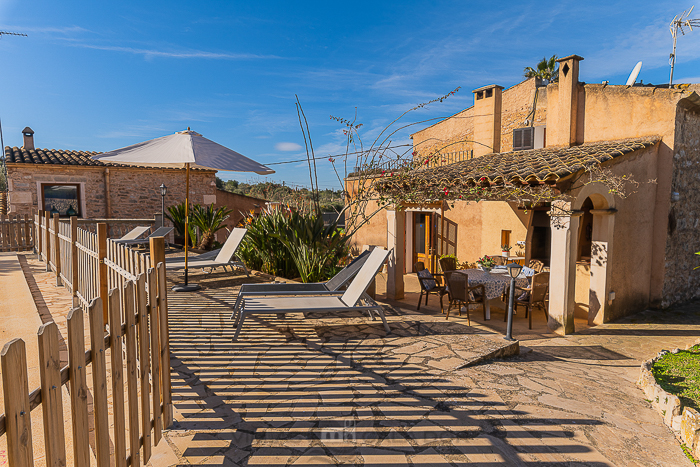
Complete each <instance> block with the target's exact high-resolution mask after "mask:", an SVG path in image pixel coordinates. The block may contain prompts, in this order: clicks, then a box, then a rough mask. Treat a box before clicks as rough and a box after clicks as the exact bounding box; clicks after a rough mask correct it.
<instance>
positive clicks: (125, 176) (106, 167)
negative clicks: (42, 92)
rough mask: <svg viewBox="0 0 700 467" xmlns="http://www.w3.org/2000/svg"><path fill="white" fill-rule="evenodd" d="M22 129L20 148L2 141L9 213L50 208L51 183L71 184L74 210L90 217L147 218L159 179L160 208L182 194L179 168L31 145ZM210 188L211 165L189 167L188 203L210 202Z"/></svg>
mask: <svg viewBox="0 0 700 467" xmlns="http://www.w3.org/2000/svg"><path fill="white" fill-rule="evenodd" d="M27 130H29V131H27ZM28 132H31V129H29V128H25V137H24V146H22V147H21V148H18V147H9V146H8V147H5V162H6V165H7V175H8V193H9V202H8V207H9V211H10V214H20V215H22V214H32V213H34V212H36V210H37V209H42V210H51V209H52V207H54V206H53V204H54V203H56V204H59V203H57V202H56V201H53V200H55V199H56V198H52V197H50V196H49V195H47V191H50V190H51V189H52V187H64V188H67V189H70V190H72V191H71V194H70V196H71V197H73V196H75V197H76V198H77V200H76V202H75V203H74V204H72V207H73V208H74V211H76V212H77V215H78V216H79V217H83V218H92V219H100V218H112V219H145V218H153V216H154V214H155V213H159V212H161V202H162V197H161V193H160V185H161V184H164V185H165V186H166V187H167V194H166V196H165V206H166V209H167V207H168V206H171V205H174V204H178V203H181V202H183V201H184V200H185V170H182V169H162V168H148V167H134V166H126V165H117V164H105V163H102V162H100V161H95V160H93V159H92V158H91V156H92V155H95V154H97V153H95V152H85V151H66V150H57V149H35V148H34V141H33V132H31V134H29V135H27V134H26V133H28ZM216 194H217V189H216V171H214V170H191V171H190V201H191V202H192V203H199V204H214V203H216V201H217V196H216ZM63 211H64V212H60V214H61V215H64V214H65V210H63Z"/></svg>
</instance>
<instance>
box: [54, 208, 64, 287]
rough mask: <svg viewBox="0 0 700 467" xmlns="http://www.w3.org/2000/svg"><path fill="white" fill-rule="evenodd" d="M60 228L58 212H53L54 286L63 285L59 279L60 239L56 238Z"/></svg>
mask: <svg viewBox="0 0 700 467" xmlns="http://www.w3.org/2000/svg"><path fill="white" fill-rule="evenodd" d="M59 230H60V226H59V221H58V213H57V212H55V213H53V256H54V266H56V287H58V286H60V285H63V282H62V281H61V246H60V245H61V240H60V239H59V238H58V233H59Z"/></svg>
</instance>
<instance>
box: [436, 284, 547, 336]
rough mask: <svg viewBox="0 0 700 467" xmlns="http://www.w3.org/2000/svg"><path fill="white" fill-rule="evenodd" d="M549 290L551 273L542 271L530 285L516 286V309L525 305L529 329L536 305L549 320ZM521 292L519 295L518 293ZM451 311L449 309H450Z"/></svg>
mask: <svg viewBox="0 0 700 467" xmlns="http://www.w3.org/2000/svg"><path fill="white" fill-rule="evenodd" d="M548 291H549V273H548V272H540V273H538V274H535V275H534V276H532V279H531V281H530V287H528V288H522V287H517V286H516V287H515V305H514V306H515V309H516V310H517V308H518V305H523V306H525V307H526V308H525V310H526V311H525V317H526V318H529V320H530V321H529V323H528V326H529V329H532V310H533V308H535V307H541V308H542V310H544V316H545V318H546V319H547V320H548V319H549V313H548V312H547V303H546V299H547V292H548ZM518 294H519V295H518ZM448 313H449V310H448Z"/></svg>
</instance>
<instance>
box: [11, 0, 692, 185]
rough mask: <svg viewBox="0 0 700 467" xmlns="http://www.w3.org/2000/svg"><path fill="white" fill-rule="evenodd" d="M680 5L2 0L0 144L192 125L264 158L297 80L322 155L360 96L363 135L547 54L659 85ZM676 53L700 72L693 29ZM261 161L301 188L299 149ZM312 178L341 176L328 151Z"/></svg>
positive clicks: (592, 74) (402, 137) (291, 131)
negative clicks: (28, 134)
mask: <svg viewBox="0 0 700 467" xmlns="http://www.w3.org/2000/svg"><path fill="white" fill-rule="evenodd" d="M690 6H692V3H686V2H659V1H653V2H652V1H637V2H612V1H607V2H580V1H571V2H569V1H564V2H542V1H532V2H527V1H526V2H490V3H486V2H478V3H477V2H466V1H454V2H448V1H432V2H417V1H402V2H389V1H379V2H378V1H373V2H364V1H356V2H350V3H343V2H341V3H338V2H328V1H322V2H289V1H284V2H273V1H260V2H250V1H245V2H243V1H237V2H178V1H170V2H129V1H120V2H113V3H112V4H110V5H106V4H105V2H69V1H65V2H48V1H27V0H25V1H22V2H20V1H1V2H0V29H2V30H9V31H15V32H24V33H26V34H28V36H29V37H9V36H4V37H2V38H1V39H0V67H1V69H2V75H1V77H0V80H1V82H2V86H0V117H1V118H2V124H3V134H4V141H5V145H10V146H21V144H22V140H21V134H20V131H21V130H22V128H24V127H25V126H30V127H32V128H33V129H34V131H35V132H36V134H35V142H36V145H37V147H42V148H45V147H48V148H59V149H77V150H94V151H106V150H111V149H116V148H119V147H123V146H127V145H130V144H134V143H137V142H140V141H144V140H147V139H150V138H155V137H158V136H163V135H166V134H169V133H172V132H175V131H179V130H183V129H185V128H186V127H188V126H190V127H192V129H193V130H195V131H198V132H199V133H201V134H203V135H204V136H205V137H207V138H210V139H212V140H214V141H217V142H219V143H221V144H224V145H226V146H228V147H230V148H232V149H234V150H236V151H239V152H241V153H242V154H245V155H246V156H249V157H251V158H253V159H255V160H258V161H259V162H262V163H265V164H267V163H275V162H282V161H290V160H297V159H301V158H304V157H305V153H304V151H303V150H302V149H301V146H303V144H304V141H303V139H302V135H301V131H300V130H299V123H298V120H297V114H296V110H295V106H294V95H295V94H298V95H299V98H300V100H301V102H302V105H303V106H304V110H305V112H306V115H307V117H308V120H309V125H310V129H311V135H312V138H313V142H314V145H315V148H316V154H317V156H327V155H331V154H337V153H340V152H342V151H343V148H344V136H343V134H342V127H341V126H340V125H339V124H337V123H336V122H333V121H331V120H330V118H329V116H330V115H335V116H339V117H346V118H352V117H353V115H354V113H355V108H357V114H358V120H359V121H360V122H362V123H364V124H365V125H364V127H363V135H364V139H365V141H371V139H372V138H373V137H375V136H376V135H377V134H378V132H379V131H380V130H381V129H382V128H384V127H385V126H386V125H387V124H388V123H389V122H390V121H391V120H393V119H394V118H395V117H397V116H398V115H399V114H401V113H402V112H403V111H404V110H407V109H409V108H411V107H413V106H414V105H416V104H418V103H421V102H424V101H427V100H430V99H432V98H434V97H437V96H440V95H443V94H446V93H448V92H449V91H451V90H452V89H454V88H456V87H457V86H461V87H462V89H461V91H460V92H459V93H457V95H456V96H454V97H452V98H450V99H448V100H447V101H445V102H443V103H438V104H434V105H431V106H429V107H428V108H426V109H421V110H420V111H418V112H415V113H414V114H411V115H410V116H409V118H408V121H418V120H425V119H431V118H439V117H444V116H448V115H450V114H452V113H455V112H457V111H459V110H462V109H464V108H466V107H469V106H470V105H471V104H472V100H473V99H472V93H471V90H472V89H475V88H477V87H480V86H483V85H486V84H491V83H496V84H500V85H503V86H506V87H508V86H511V85H513V84H516V83H517V82H519V81H520V80H521V76H522V70H523V67H525V66H528V65H529V66H534V65H535V64H536V63H537V61H538V60H539V59H541V58H542V57H543V56H545V55H546V56H551V55H552V54H556V55H558V56H566V55H570V54H574V53H575V54H578V55H581V56H583V57H584V58H585V60H584V62H583V63H582V65H581V80H583V81H587V82H600V81H602V80H610V82H611V83H614V84H622V83H624V81H625V80H626V78H627V75H628V74H629V72H630V71H631V69H632V68H633V67H634V65H635V63H636V62H637V61H639V60H642V61H643V62H644V67H643V68H642V72H641V74H640V76H639V77H640V79H642V80H643V81H644V82H645V83H648V82H652V83H664V82H667V81H668V72H669V67H668V55H669V53H670V51H671V45H672V42H671V35H670V33H669V31H668V23H669V22H670V20H671V19H672V18H673V16H674V15H676V14H679V13H680V12H682V11H683V10H685V9H687V8H689V7H690ZM693 16H695V17H700V8H699V9H698V11H697V14H695V15H693ZM677 55H678V63H677V66H676V73H675V79H674V81H675V82H700V31H695V32H692V33H689V34H688V35H686V36H682V37H680V39H679V42H678V51H677ZM423 126H426V125H425V124H423V125H418V126H414V127H412V131H415V130H417V129H419V128H421V127H423ZM408 133H409V132H408V131H407V132H400V133H398V134H397V135H396V136H395V138H394V141H395V143H396V144H405V143H408V142H410V140H409V139H408ZM271 167H273V168H275V169H276V170H277V173H276V174H274V175H272V176H271V177H269V179H270V180H275V181H282V180H285V181H286V182H287V183H297V184H302V185H304V184H306V185H308V170H307V168H306V163H291V164H281V165H273V166H271ZM220 175H221V176H222V178H225V179H229V178H234V179H238V180H250V179H253V178H254V177H251V176H248V175H245V174H236V173H221V174H220ZM259 178H260V177H259ZM262 178H263V179H264V177H262ZM319 179H320V185H321V187H338V186H339V185H338V182H337V180H336V178H335V175H334V174H333V173H332V171H331V170H330V163H329V162H327V160H326V159H321V160H320V161H319Z"/></svg>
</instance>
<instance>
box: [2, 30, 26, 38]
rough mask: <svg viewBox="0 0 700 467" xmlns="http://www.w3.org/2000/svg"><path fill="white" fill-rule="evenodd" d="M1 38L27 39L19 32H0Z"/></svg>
mask: <svg viewBox="0 0 700 467" xmlns="http://www.w3.org/2000/svg"><path fill="white" fill-rule="evenodd" d="M2 36H24V37H27V35H26V34H23V33H21V32H9V31H0V37H2Z"/></svg>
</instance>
